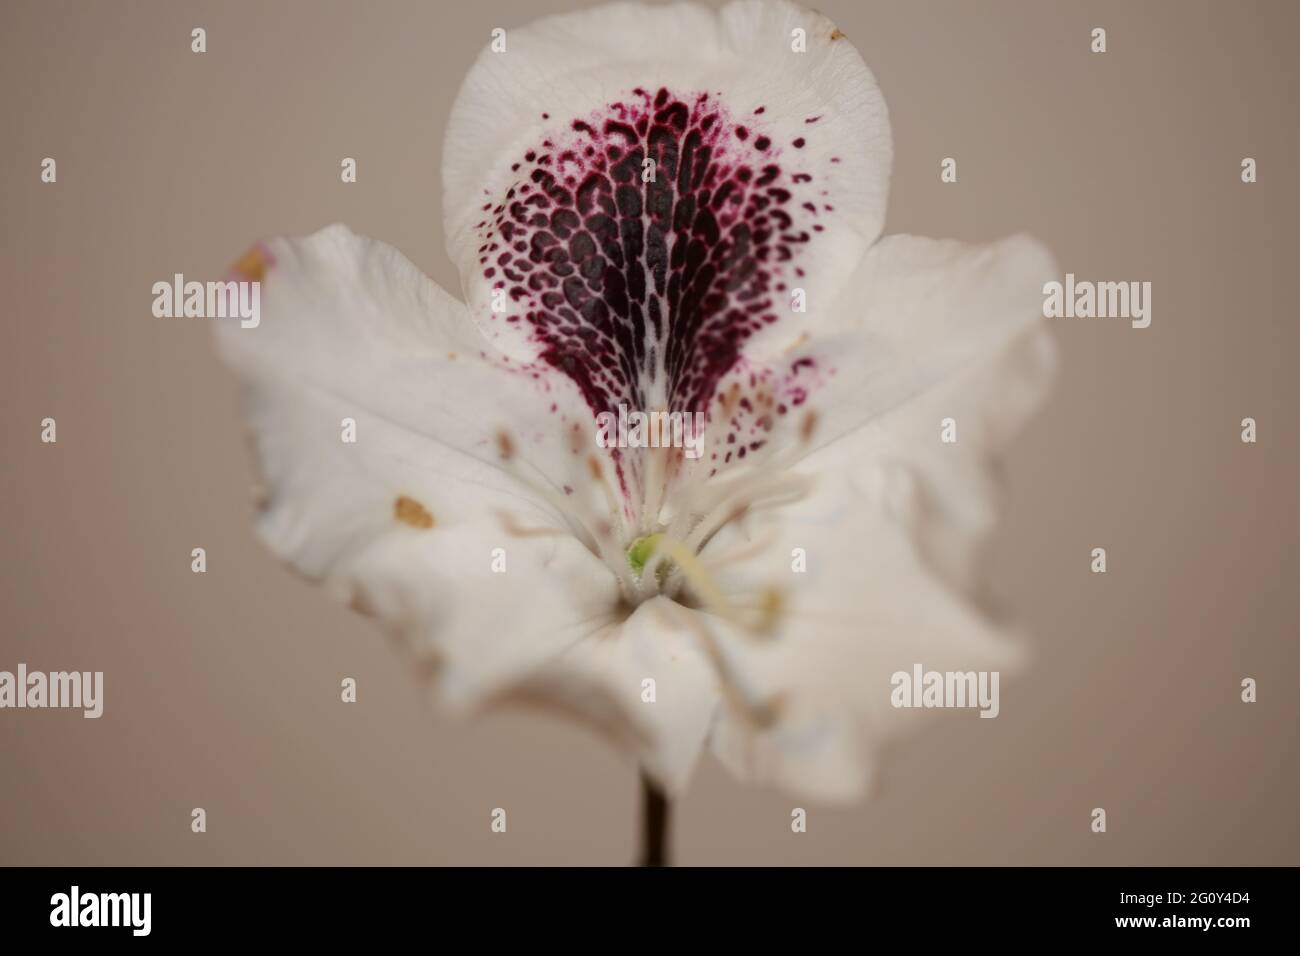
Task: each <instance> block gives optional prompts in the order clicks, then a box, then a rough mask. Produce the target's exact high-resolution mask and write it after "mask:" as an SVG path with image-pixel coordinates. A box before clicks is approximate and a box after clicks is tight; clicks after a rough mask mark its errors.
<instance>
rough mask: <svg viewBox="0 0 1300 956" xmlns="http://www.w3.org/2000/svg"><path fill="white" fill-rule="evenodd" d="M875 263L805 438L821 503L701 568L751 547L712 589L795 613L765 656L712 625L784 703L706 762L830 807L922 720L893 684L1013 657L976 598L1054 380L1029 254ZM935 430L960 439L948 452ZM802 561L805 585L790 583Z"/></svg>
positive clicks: (992, 251) (996, 252) (755, 520)
mask: <svg viewBox="0 0 1300 956" xmlns="http://www.w3.org/2000/svg"><path fill="white" fill-rule="evenodd" d="M872 255H873V257H875V258H874V261H871V262H868V263H865V264H864V267H863V269H862V270H860V277H861V278H862V279H863V280H864V281H863V283H862V287H861V290H860V292H859V293H858V294H857V296H856V302H857V303H858V304H859V306H860V308H859V309H857V310H850V309H848V308H847V301H853V300H854V297H851V296H846V308H845V310H844V313H843V314H842V316H841V322H842V324H843V326H844V327H845V328H846V329H852V330H853V331H852V333H851V334H850V333H849V332H847V331H846V332H845V333H843V339H844V342H845V343H847V342H849V341H850V335H852V336H854V337H856V339H857V342H858V344H857V345H856V346H855V347H854V348H855V350H854V352H853V353H852V354H850V353H849V352H848V351H847V344H845V345H844V346H843V347H842V348H839V349H836V350H835V352H834V354H835V355H837V356H838V358H837V361H838V362H839V363H840V364H839V370H838V372H837V374H836V375H835V376H834V377H833V378H832V379H831V382H832V384H831V385H830V386H829V387H828V388H827V389H826V390H825V391H824V392H823V393H822V394H821V398H822V399H823V401H821V402H820V403H818V413H819V424H818V426H817V428H818V434H817V437H818V438H820V439H823V440H825V439H828V438H829V439H833V440H829V441H825V443H824V444H822V445H821V447H820V448H818V449H816V450H814V451H812V453H811V454H809V455H807V457H806V458H804V459H803V460H802V461H801V462H800V463H799V465H798V468H797V469H796V470H797V471H798V472H800V473H803V474H807V475H811V476H815V482H816V483H815V486H814V490H813V492H812V493H811V494H810V495H809V497H808V498H806V499H805V500H803V501H801V502H798V503H796V504H794V505H790V506H787V507H784V508H782V509H780V510H779V511H776V512H771V513H764V512H760V513H757V514H753V515H749V516H747V517H746V518H745V519H744V520H743V521H741V522H738V523H735V524H733V525H731V526H729V527H728V528H727V529H725V531H724V532H723V533H721V534H719V535H718V536H717V537H716V538H715V539H714V540H713V541H712V542H711V543H710V545H709V546H708V548H707V549H706V551H705V552H704V555H703V557H704V558H705V559H706V560H709V559H710V558H713V559H714V560H716V559H717V558H719V557H721V556H723V555H725V554H727V553H728V552H731V551H734V550H736V549H740V548H743V546H744V545H745V544H746V543H752V542H758V541H761V542H762V543H763V546H762V548H761V550H760V551H759V552H758V554H757V555H756V556H753V557H750V558H748V559H747V560H745V561H742V562H736V563H734V564H726V565H724V566H722V567H720V568H718V569H717V574H718V577H719V581H720V583H721V585H722V587H723V589H724V590H725V591H726V592H727V593H728V594H729V595H730V596H731V599H732V601H733V602H734V603H735V604H737V606H739V607H742V608H743V607H747V606H748V607H756V606H758V605H759V603H760V602H761V589H762V588H763V587H765V586H772V587H776V588H777V589H779V590H780V591H782V593H783V594H785V596H786V602H787V611H786V614H785V617H784V626H783V627H782V629H781V632H780V634H779V636H777V637H775V638H773V639H770V640H768V641H757V642H756V641H755V640H754V639H753V638H749V637H746V636H745V635H743V634H741V633H740V632H739V631H737V630H736V629H735V628H732V627H729V626H727V625H725V624H721V623H718V622H715V625H716V631H717V633H718V634H719V635H720V639H722V640H723V641H724V643H725V646H726V647H727V649H728V653H729V656H730V657H731V658H732V659H734V661H735V665H736V667H737V669H738V670H739V671H740V673H741V674H742V675H743V677H744V678H745V680H747V681H749V682H751V683H752V684H753V687H754V688H755V690H754V691H753V692H754V693H759V694H760V695H766V696H768V697H773V698H779V699H780V700H781V701H782V707H781V710H780V714H781V719H780V720H779V721H778V722H777V724H776V725H775V726H774V727H772V728H771V729H768V730H761V731H756V730H754V729H753V728H752V727H750V726H749V725H748V722H747V721H746V719H745V718H744V715H743V714H738V713H737V712H735V711H734V710H731V711H728V712H727V714H726V715H725V716H724V718H723V719H722V721H721V725H720V727H719V730H718V733H717V735H716V736H715V739H714V746H715V749H716V750H717V751H718V753H719V756H720V757H721V758H722V759H723V760H724V762H726V763H727V764H728V765H729V766H731V767H732V768H733V769H734V770H736V771H737V772H738V773H740V774H741V775H742V776H745V777H747V778H753V779H757V780H759V781H762V782H766V783H770V784H772V785H775V786H780V787H784V788H786V789H790V790H794V791H796V792H800V793H806V794H810V795H812V796H820V797H824V798H827V799H842V798H850V797H853V796H855V795H857V794H859V793H860V792H861V790H862V789H863V788H864V787H865V786H866V785H867V783H868V782H869V780H870V777H871V767H872V750H873V747H874V745H875V744H877V743H878V742H879V741H881V740H883V739H884V738H886V737H887V736H888V735H889V734H891V733H893V732H895V731H897V730H899V729H901V728H905V727H908V726H915V725H916V724H917V723H918V718H919V716H920V713H921V712H919V711H914V710H906V709H902V710H899V709H895V708H893V707H892V705H891V704H890V696H889V695H890V690H891V687H890V683H889V680H890V676H891V675H892V674H894V673H895V672H897V671H900V670H901V671H909V672H910V670H911V668H912V666H913V665H914V664H918V663H919V664H922V665H923V666H924V668H925V669H926V670H938V671H948V670H952V671H962V672H966V671H972V670H973V671H981V670H999V671H1008V670H1013V669H1014V668H1015V667H1016V665H1017V663H1018V662H1019V661H1020V659H1021V654H1020V652H1019V651H1018V646H1019V642H1017V641H1015V640H1012V639H1010V638H1009V637H1008V636H1007V634H1006V633H1005V630H1004V629H1003V628H1000V627H999V626H997V625H995V624H994V623H993V622H992V621H991V620H990V619H989V618H988V617H987V615H986V614H984V613H982V612H981V611H980V610H979V608H978V607H977V606H976V605H975V604H973V603H971V601H970V597H971V596H973V595H976V594H979V593H980V587H981V585H982V583H983V582H982V580H981V576H980V575H979V574H978V566H977V564H976V561H975V556H976V553H977V548H978V546H979V545H980V543H981V541H982V539H983V538H984V536H985V535H986V534H987V532H988V531H989V530H990V529H991V527H992V524H993V520H994V518H995V515H996V504H997V491H998V485H997V482H996V480H995V479H996V472H995V471H994V468H995V466H996V464H997V456H998V455H999V454H1000V453H1001V452H1002V450H1003V449H1004V447H1005V445H1006V444H1007V442H1008V441H1009V440H1010V439H1011V438H1012V437H1013V436H1014V435H1015V434H1016V433H1017V432H1018V431H1019V430H1020V428H1021V427H1022V426H1023V424H1024V422H1025V421H1026V420H1027V418H1028V417H1029V415H1030V414H1032V413H1033V412H1034V411H1035V410H1036V409H1037V408H1038V406H1039V405H1040V404H1041V402H1042V399H1043V397H1044V395H1045V393H1046V391H1047V388H1048V386H1049V384H1050V381H1051V378H1052V373H1053V370H1054V368H1055V352H1054V349H1053V347H1052V345H1051V341H1050V339H1049V338H1048V335H1047V332H1046V330H1045V329H1044V327H1043V326H1044V321H1043V319H1042V317H1041V312H1040V310H1041V286H1042V282H1043V281H1044V279H1045V278H1047V277H1050V275H1051V274H1052V266H1051V262H1050V257H1048V256H1047V255H1046V253H1045V252H1043V251H1042V250H1041V248H1040V247H1038V246H1037V245H1036V244H1034V243H1031V242H1029V241H1027V240H1019V239H1018V240H1010V241H1007V242H1004V243H1001V244H998V245H995V246H991V247H982V248H979V247H967V246H962V245H961V244H957V243H940V242H934V241H931V240H921V239H915V238H912V237H901V238H898V239H887V240H885V241H884V242H882V243H881V245H880V246H879V247H878V250H876V251H873V254H872ZM827 354H831V353H827ZM945 418H952V419H954V421H955V422H956V429H957V431H956V435H957V441H956V442H955V443H951V444H949V443H944V442H942V441H941V427H942V426H941V421H942V419H945ZM814 444H815V443H814ZM796 548H798V549H803V553H804V554H806V562H807V571H806V573H794V572H793V571H792V553H793V551H794V549H796ZM1004 686H1005V685H1004ZM973 716H974V715H973V714H971V713H966V714H964V715H961V716H957V717H955V718H953V719H964V718H969V717H973Z"/></svg>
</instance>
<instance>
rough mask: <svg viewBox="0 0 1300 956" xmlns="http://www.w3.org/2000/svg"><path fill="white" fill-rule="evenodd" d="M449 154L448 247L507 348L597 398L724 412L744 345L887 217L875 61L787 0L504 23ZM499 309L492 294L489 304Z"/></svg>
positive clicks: (823, 281) (775, 332)
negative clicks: (723, 387) (715, 404)
mask: <svg viewBox="0 0 1300 956" xmlns="http://www.w3.org/2000/svg"><path fill="white" fill-rule="evenodd" d="M505 43H506V47H505V50H504V51H501V52H493V51H491V50H488V51H485V52H484V53H483V54H482V55H481V56H480V58H479V60H478V62H477V63H476V65H475V67H474V68H473V70H472V71H471V73H470V75H469V77H468V78H467V79H466V82H465V85H464V87H463V89H462V91H461V94H460V97H459V99H458V101H457V104H456V107H455V109H454V111H453V116H452V120H451V123H450V126H449V129H448V133H447V139H446V147H445V150H444V169H443V177H444V195H445V201H444V208H445V210H446V223H447V233H448V249H449V252H450V254H451V256H452V259H453V261H455V262H456V263H457V264H458V265H459V267H460V269H461V274H462V281H463V284H464V286H465V290H466V295H467V297H468V301H469V306H470V311H471V314H472V315H473V316H474V318H475V320H476V321H478V322H480V324H481V325H482V327H483V328H484V329H485V330H486V331H487V332H488V334H489V335H491V336H493V337H494V341H496V342H497V343H498V344H499V345H500V347H501V348H502V349H503V350H505V351H507V352H509V353H510V354H512V355H514V356H516V357H517V358H520V359H523V360H529V361H531V360H540V361H541V362H543V363H545V364H547V365H549V366H550V367H551V368H553V369H555V370H556V372H557V373H558V374H560V375H563V376H567V377H569V378H571V379H572V380H573V381H575V382H576V383H577V384H578V386H579V388H580V389H581V391H582V393H583V395H584V397H585V398H586V400H587V403H588V405H589V406H590V407H591V409H592V412H593V413H599V412H602V411H612V410H614V409H615V408H616V407H617V405H618V404H620V403H625V404H626V405H627V406H628V407H629V408H633V409H647V410H648V409H659V408H666V409H674V410H682V411H700V412H709V411H711V408H710V403H711V401H712V400H713V398H714V397H715V393H716V390H717V385H718V382H719V380H720V379H721V378H722V377H723V376H724V375H726V374H727V373H728V372H729V371H730V370H731V369H732V368H733V367H734V366H735V365H736V363H737V361H738V360H739V358H740V357H741V356H742V355H748V356H750V357H753V358H759V359H761V358H763V357H764V356H766V355H767V354H769V353H770V352H771V351H772V350H773V349H775V348H777V347H781V346H784V345H785V344H786V343H788V342H789V341H791V340H794V339H797V338H798V336H799V335H800V334H802V333H803V332H805V331H806V330H807V329H808V328H810V327H812V325H813V324H814V323H815V322H816V321H817V316H818V315H819V314H820V313H819V312H817V311H816V310H813V309H809V310H808V311H807V312H796V311H794V309H793V308H792V305H793V304H794V300H795V298H796V290H799V291H800V293H801V294H805V295H806V297H807V298H808V299H810V300H811V301H812V302H826V303H829V302H831V301H834V299H835V297H836V295H837V293H838V290H839V289H840V287H841V285H842V284H843V283H844V282H845V280H846V279H847V277H848V276H849V274H850V273H851V271H852V269H853V268H854V266H855V265H856V263H857V262H858V261H859V259H860V257H861V255H862V254H863V252H864V251H865V250H866V248H867V247H868V245H869V244H870V243H871V242H872V241H874V240H875V239H876V237H877V236H878V235H879V232H880V227H881V224H882V221H883V216H884V207H885V196H886V191H887V184H888V175H889V165H890V157H891V145H890V138H889V130H888V121H887V117H886V112H885V107H884V102H883V100H882V98H881V96H880V93H879V90H878V88H877V86H876V84H875V81H874V79H873V78H872V76H871V74H870V72H869V71H868V70H867V68H866V67H865V65H864V64H863V63H862V60H861V58H860V57H859V56H858V54H857V52H856V51H855V50H854V49H853V48H852V46H851V45H850V43H849V42H848V40H847V39H846V38H845V37H844V35H843V34H842V33H840V32H839V31H838V30H837V29H836V28H835V27H834V25H833V24H832V23H831V22H830V21H828V20H826V19H825V18H824V17H822V16H820V15H819V14H815V13H813V12H811V11H807V10H803V9H801V8H799V7H796V6H794V5H792V4H789V3H786V2H783V0H744V2H738V3H733V4H731V5H729V6H727V7H725V8H724V9H722V10H721V11H719V12H717V13H714V12H711V11H708V10H706V9H703V8H701V7H697V6H694V5H676V6H642V5H635V4H616V5H611V6H605V7H599V8H596V9H594V10H590V11H583V12H580V13H573V14H567V15H564V16H558V17H551V18H548V19H545V20H541V21H539V22H537V23H535V24H532V25H530V26H528V27H525V28H521V29H517V30H512V31H509V32H508V34H507V37H506V38H505ZM494 305H495V306H496V309H497V310H496V311H494Z"/></svg>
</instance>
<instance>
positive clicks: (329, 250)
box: [219, 227, 618, 702]
mask: <svg viewBox="0 0 1300 956" xmlns="http://www.w3.org/2000/svg"><path fill="white" fill-rule="evenodd" d="M237 268H238V271H240V272H241V274H242V275H243V276H244V277H245V278H249V279H260V281H261V293H262V294H261V321H260V324H259V325H257V326H256V327H253V328H246V329H245V328H240V327H239V326H238V325H237V324H223V325H220V326H219V329H220V331H219V344H220V346H221V351H222V353H223V355H224V357H225V358H226V360H227V361H228V362H229V363H230V364H231V365H232V366H233V367H234V368H235V369H236V371H238V372H239V374H240V376H241V379H242V381H243V384H244V391H245V402H246V406H247V413H248V417H249V420H250V423H251V425H252V428H253V432H254V439H255V447H256V451H257V454H258V459H259V462H260V465H261V471H262V475H263V478H264V481H265V484H266V499H265V501H264V503H263V507H262V511H261V515H260V518H259V522H258V529H259V532H260V534H261V537H262V538H263V540H264V541H265V543H266V544H267V545H268V547H269V548H270V549H271V550H272V551H273V552H274V553H275V554H277V555H278V556H279V557H281V558H282V559H284V560H285V561H287V562H288V563H290V564H291V565H292V566H293V567H294V568H296V569H297V570H298V571H299V572H301V573H302V574H304V575H306V576H307V577H309V578H312V579H315V580H321V581H323V582H325V583H326V585H327V586H328V587H329V588H330V590H331V591H333V592H335V593H336V594H338V595H339V596H340V597H342V598H343V599H345V600H348V601H351V602H352V603H353V605H354V606H355V607H356V608H357V609H359V610H362V611H365V612H367V613H370V614H373V615H375V616H377V617H379V618H380V619H382V620H383V621H384V622H385V623H386V624H388V625H389V626H390V627H391V628H392V629H394V630H395V631H396V632H398V633H399V634H401V635H402V636H403V637H405V638H407V639H408V640H409V641H410V642H411V643H412V647H413V649H414V650H415V652H416V655H417V657H419V658H420V659H422V660H429V661H430V662H431V663H435V664H437V665H439V667H438V670H437V675H438V680H439V681H440V683H441V685H442V686H443V688H444V690H445V691H446V692H447V693H446V694H445V695H444V696H445V697H446V698H447V699H448V700H454V701H456V702H469V701H471V700H473V699H476V698H477V697H479V696H481V695H483V694H489V693H495V692H497V691H499V690H500V688H501V687H502V686H504V685H505V684H506V683H508V682H509V681H510V680H512V679H513V678H514V677H516V676H517V675H519V674H521V673H525V672H527V671H528V670H529V669H530V668H531V667H534V666H536V665H537V664H538V663H540V662H541V661H542V660H543V659H545V657H547V656H548V655H550V654H553V653H556V652H558V651H559V650H561V649H562V648H563V647H565V646H567V644H568V643H571V642H572V641H574V640H576V639H578V638H579V637H581V636H582V635H583V634H585V633H587V632H588V631H589V630H590V629H591V628H592V627H593V626H595V625H594V624H593V622H597V623H598V622H599V617H600V615H601V614H603V613H606V612H608V611H610V610H611V609H613V608H614V607H615V606H616V604H617V600H618V597H617V594H618V592H617V585H616V583H615V580H614V578H613V577H612V575H611V574H610V573H609V570H608V568H607V567H606V566H605V565H604V564H603V563H602V562H600V561H599V560H598V559H597V558H596V557H594V556H593V554H592V553H591V551H590V550H589V549H588V548H587V547H584V546H583V544H582V543H580V541H579V539H578V537H575V532H574V530H573V529H572V528H571V527H570V526H569V524H568V522H567V521H566V519H565V517H564V515H563V512H562V510H561V509H560V508H557V507H556V506H555V504H554V503H553V500H554V501H555V502H560V501H562V500H563V495H562V492H560V493H554V494H552V492H553V491H554V489H553V486H552V485H551V484H549V483H548V480H547V477H551V478H554V475H555V474H557V473H562V472H563V470H564V469H565V468H567V467H569V465H570V463H569V461H568V458H569V456H571V454H572V452H571V450H570V449H569V447H568V445H567V444H566V443H565V440H564V439H565V436H563V435H561V434H558V433H556V434H552V432H551V431H550V429H551V423H552V419H553V413H552V412H551V411H550V410H549V409H550V407H551V405H553V404H554V403H555V402H559V401H563V400H565V398H564V394H563V392H562V391H558V390H554V389H553V390H552V392H551V393H550V394H549V395H545V393H543V392H540V391H539V389H541V388H543V387H549V386H544V385H543V384H541V383H539V382H537V381H536V380H535V379H534V378H532V377H530V376H528V375H527V374H526V373H519V372H517V371H515V370H514V369H513V367H511V366H508V365H500V364H498V363H496V362H494V361H493V359H492V357H491V353H490V350H488V349H487V348H486V346H485V343H483V342H482V340H481V338H480V337H479V336H478V335H477V333H476V332H475V331H474V328H473V326H472V324H471V323H470V322H469V321H468V319H467V318H466V317H465V315H464V311H463V307H462V306H460V305H459V303H457V302H456V301H455V300H453V299H451V298H450V297H449V296H447V295H446V294H445V293H444V292H443V291H442V290H441V289H439V288H438V287H437V286H436V285H435V284H434V283H432V282H431V281H429V280H428V279H427V278H425V277H424V276H423V275H421V274H420V273H419V271H418V270H417V269H415V267H414V266H412V265H411V263H410V262H408V261H407V260H406V259H405V258H403V257H402V256H401V255H400V254H399V253H397V252H396V251H395V250H393V249H392V248H390V247H388V246H385V245H382V244H380V243H376V242H373V241H371V240H367V239H363V238H361V237H359V236H356V235H354V234H353V233H351V232H349V231H348V230H347V229H345V228H343V227H331V228H329V229H325V230H322V231H321V232H318V233H316V234H315V235H313V236H309V237H307V238H304V239H277V240H273V241H272V242H270V243H268V244H267V245H265V246H262V247H259V248H258V249H257V250H255V251H254V252H253V253H250V255H249V256H248V257H245V259H244V260H241V266H240V267H237ZM568 394H569V397H570V399H571V398H572V392H569V393H568ZM503 434H504V435H510V436H515V437H508V438H505V439H503V438H502V437H501V436H502V435H503ZM503 446H504V447H503ZM524 449H527V450H528V451H529V452H534V453H535V455H533V456H532V457H533V460H534V461H537V462H540V463H541V466H540V467H541V469H543V470H547V471H549V472H550V473H551V474H550V476H543V475H541V474H538V473H537V472H535V471H528V472H526V471H524V470H523V467H522V465H520V466H519V467H516V462H515V461H514V459H515V458H516V457H517V454H518V452H519V451H522V450H524ZM552 499H553V500H552ZM497 549H500V550H499V551H498V550H497ZM520 580H527V581H530V582H537V581H544V582H546V586H542V587H530V588H529V589H528V590H527V591H526V593H521V591H520V589H519V586H518V582H519V581H520Z"/></svg>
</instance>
